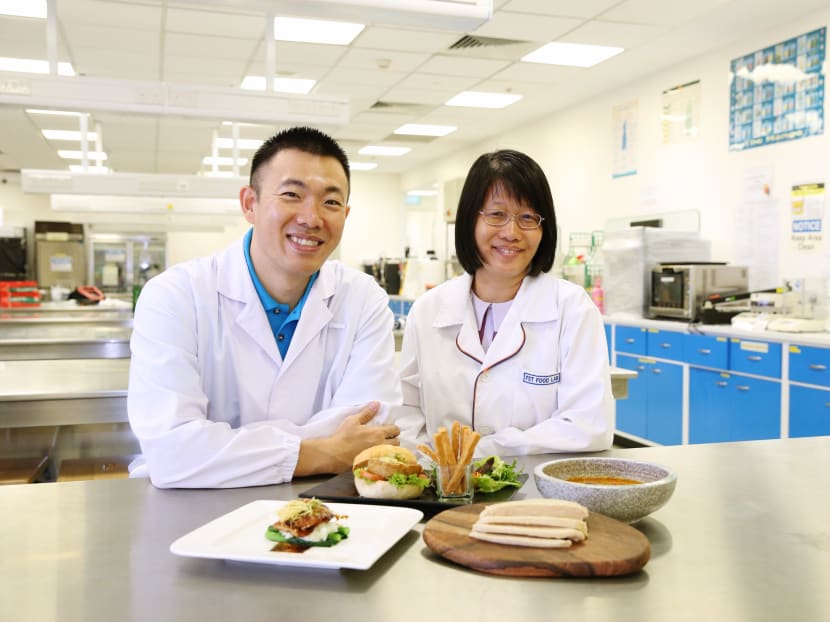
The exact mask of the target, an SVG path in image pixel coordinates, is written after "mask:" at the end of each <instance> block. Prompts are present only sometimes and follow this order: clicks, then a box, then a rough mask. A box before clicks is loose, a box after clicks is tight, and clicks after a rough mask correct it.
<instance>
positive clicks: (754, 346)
mask: <svg viewBox="0 0 830 622" xmlns="http://www.w3.org/2000/svg"><path fill="white" fill-rule="evenodd" d="M741 350H746V351H747V352H761V353H763V354H766V353H767V352H769V344H768V343H765V342H763V341H742V342H741Z"/></svg>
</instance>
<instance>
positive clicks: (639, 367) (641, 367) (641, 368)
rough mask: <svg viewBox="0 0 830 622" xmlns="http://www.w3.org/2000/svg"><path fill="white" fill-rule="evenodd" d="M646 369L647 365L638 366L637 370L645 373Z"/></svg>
mask: <svg viewBox="0 0 830 622" xmlns="http://www.w3.org/2000/svg"><path fill="white" fill-rule="evenodd" d="M645 368H646V366H645V365H637V369H638V370H639V371H643V370H644V369H645Z"/></svg>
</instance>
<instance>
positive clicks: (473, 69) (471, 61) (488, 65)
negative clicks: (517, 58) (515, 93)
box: [418, 54, 510, 78]
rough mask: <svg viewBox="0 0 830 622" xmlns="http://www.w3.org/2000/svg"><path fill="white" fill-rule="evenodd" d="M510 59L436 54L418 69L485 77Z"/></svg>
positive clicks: (503, 65)
mask: <svg viewBox="0 0 830 622" xmlns="http://www.w3.org/2000/svg"><path fill="white" fill-rule="evenodd" d="M509 64H510V62H509V61H503V60H492V59H485V58H457V57H454V56H445V55H443V54H436V55H435V56H433V57H432V58H430V59H429V60H428V61H427V62H425V63H424V64H423V65H421V67H420V68H419V69H418V73H434V74H442V75H448V76H468V77H472V78H484V77H487V76H491V75H493V74H494V73H496V72H498V71H501V70H502V69H504V68H505V67H507V66H508V65H509Z"/></svg>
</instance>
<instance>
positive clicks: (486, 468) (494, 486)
mask: <svg viewBox="0 0 830 622" xmlns="http://www.w3.org/2000/svg"><path fill="white" fill-rule="evenodd" d="M523 473H524V470H523V469H522V468H521V467H517V466H516V461H515V460H514V461H513V462H511V463H510V464H508V463H506V462H505V461H504V460H502V459H501V458H499V457H498V456H488V457H487V458H482V459H481V460H478V461H476V462H473V486H474V487H475V489H476V490H478V491H480V492H485V493H486V492H496V491H497V490H501V489H502V488H504V487H506V486H515V487H516V488H519V487H520V486H521V485H522V482H521V480H520V479H519V478H520V476H521V475H522V474H523Z"/></svg>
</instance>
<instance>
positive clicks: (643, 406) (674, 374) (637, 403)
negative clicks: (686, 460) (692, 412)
mask: <svg viewBox="0 0 830 622" xmlns="http://www.w3.org/2000/svg"><path fill="white" fill-rule="evenodd" d="M617 365H618V366H619V367H622V368H624V369H631V370H633V371H636V372H637V374H638V375H637V377H636V378H634V379H633V380H629V382H628V399H625V400H620V401H618V402H617V429H618V430H620V431H621V432H627V433H629V434H633V435H634V436H638V437H640V438H644V439H647V440H650V441H653V442H655V443H660V444H662V445H679V444H680V443H682V442H683V367H682V366H681V365H678V364H675V363H667V362H665V361H657V360H654V359H651V358H642V357H635V356H628V355H625V354H618V355H617Z"/></svg>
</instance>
